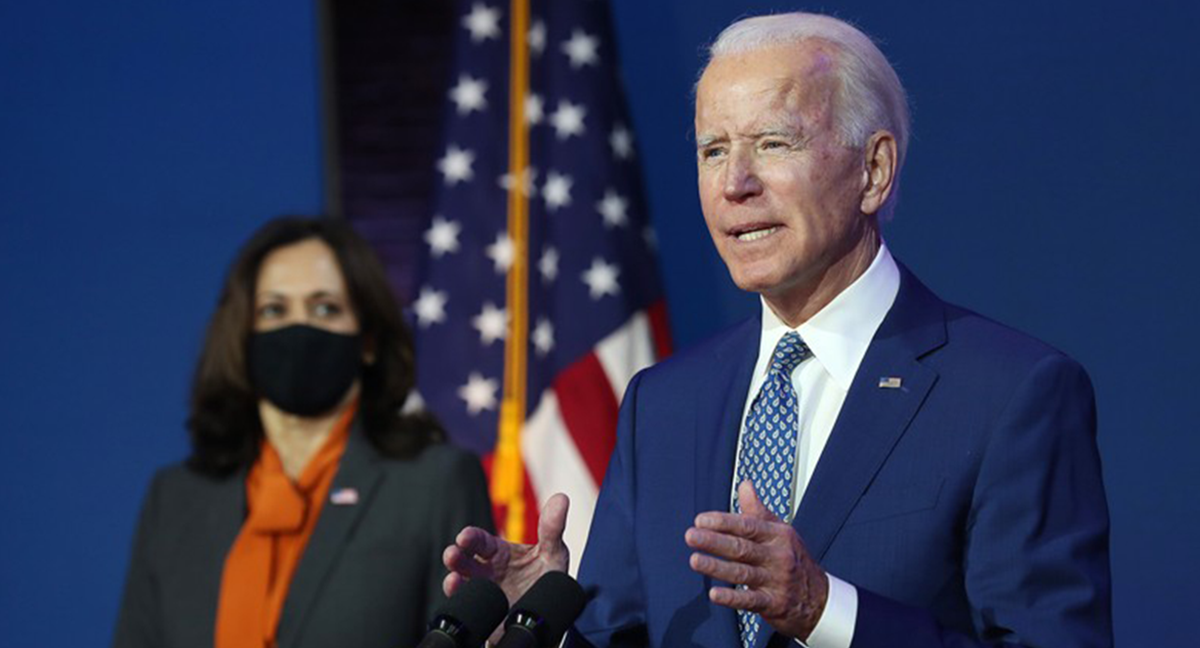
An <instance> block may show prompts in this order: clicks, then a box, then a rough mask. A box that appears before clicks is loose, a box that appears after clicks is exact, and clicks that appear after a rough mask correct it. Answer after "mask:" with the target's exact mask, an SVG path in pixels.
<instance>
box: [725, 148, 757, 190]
mask: <svg viewBox="0 0 1200 648" xmlns="http://www.w3.org/2000/svg"><path fill="white" fill-rule="evenodd" d="M724 192H725V200H728V201H730V202H741V201H743V200H746V199H747V198H751V197H753V196H757V195H759V194H760V193H762V182H760V181H759V179H758V174H757V172H756V169H755V164H754V159H753V157H752V156H751V154H750V153H749V152H747V151H745V150H737V149H736V148H735V149H734V150H732V151H730V152H729V159H728V160H727V161H726V163H725V187H724Z"/></svg>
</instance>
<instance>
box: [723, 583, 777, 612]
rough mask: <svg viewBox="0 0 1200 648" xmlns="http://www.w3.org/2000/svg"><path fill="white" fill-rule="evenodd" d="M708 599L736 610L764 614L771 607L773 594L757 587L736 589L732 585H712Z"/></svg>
mask: <svg viewBox="0 0 1200 648" xmlns="http://www.w3.org/2000/svg"><path fill="white" fill-rule="evenodd" d="M708 600H710V601H712V602H713V603H716V604H717V605H723V606H725V607H727V608H733V609H735V610H749V611H750V612H757V613H758V614H763V612H764V611H766V610H768V609H769V606H770V604H771V595H770V594H767V593H766V592H764V591H762V590H756V589H735V588H732V587H711V588H709V590H708Z"/></svg>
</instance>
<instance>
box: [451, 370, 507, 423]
mask: <svg viewBox="0 0 1200 648" xmlns="http://www.w3.org/2000/svg"><path fill="white" fill-rule="evenodd" d="M498 389H500V382H499V381H498V380H496V379H495V378H484V377H483V376H481V375H479V372H477V371H472V372H471V375H470V376H468V377H467V384H465V385H463V386H462V387H459V388H458V397H459V398H461V399H463V400H464V401H466V402H467V411H468V412H470V414H471V415H472V416H474V415H476V414H478V413H480V412H482V411H483V410H494V409H496V390H498Z"/></svg>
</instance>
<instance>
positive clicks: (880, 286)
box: [758, 241, 900, 391]
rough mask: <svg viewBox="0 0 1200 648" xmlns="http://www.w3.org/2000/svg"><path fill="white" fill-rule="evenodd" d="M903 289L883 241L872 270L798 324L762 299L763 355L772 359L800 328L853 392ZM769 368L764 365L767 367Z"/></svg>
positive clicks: (817, 354)
mask: <svg viewBox="0 0 1200 648" xmlns="http://www.w3.org/2000/svg"><path fill="white" fill-rule="evenodd" d="M899 291H900V269H899V268H898V267H897V266H896V260H895V259H893V258H892V255H891V253H890V252H888V249H887V246H886V245H884V244H883V242H882V241H880V245H879V251H878V252H877V253H876V254H875V259H874V260H873V261H871V265H870V266H869V267H868V268H867V270H866V272H864V273H862V275H861V276H859V278H858V279H855V280H854V283H852V284H850V285H849V286H848V287H846V289H845V290H843V291H842V292H841V293H839V294H838V295H837V296H836V297H834V298H833V301H831V302H829V303H828V304H826V305H825V308H822V309H821V310H820V311H818V312H817V313H816V314H815V315H813V316H812V317H810V318H809V319H808V321H806V322H804V323H803V324H801V325H800V326H799V327H798V328H791V327H789V326H788V325H787V324H785V323H784V322H783V320H781V319H779V316H778V315H776V314H775V311H772V310H771V307H770V306H768V305H767V302H766V300H765V299H762V298H761V297H760V301H761V303H762V335H761V337H760V338H759V339H760V340H761V345H760V347H759V355H758V357H759V358H760V359H761V358H763V357H769V356H770V354H771V352H772V351H773V350H774V349H775V345H777V344H778V343H779V340H780V339H781V338H782V337H783V336H784V334H785V333H787V332H788V331H796V332H797V333H799V334H800V338H801V339H803V340H804V343H805V344H807V345H808V348H809V349H810V350H811V351H812V354H813V357H814V358H816V360H817V362H819V363H820V364H821V366H823V367H824V368H825V370H826V371H827V372H829V375H830V376H831V377H832V378H833V380H834V382H836V383H837V385H838V386H839V387H841V388H842V390H843V391H849V390H850V383H852V382H853V381H854V374H855V373H857V372H858V365H859V364H861V363H862V359H863V356H864V355H866V353H867V347H869V346H870V345H871V339H872V338H874V337H875V331H876V330H878V329H879V325H880V324H882V323H883V318H884V317H885V316H886V315H887V312H888V311H889V310H891V308H892V303H893V302H895V301H896V294H897V293H898V292H899ZM769 366H770V365H769V363H768V364H765V365H764V364H763V363H762V362H760V363H759V369H760V370H762V371H765V370H766V368H769Z"/></svg>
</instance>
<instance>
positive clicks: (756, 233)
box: [730, 225, 779, 243]
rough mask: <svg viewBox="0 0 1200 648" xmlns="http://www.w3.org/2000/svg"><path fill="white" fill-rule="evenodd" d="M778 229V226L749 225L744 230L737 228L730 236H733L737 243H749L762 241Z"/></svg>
mask: <svg viewBox="0 0 1200 648" xmlns="http://www.w3.org/2000/svg"><path fill="white" fill-rule="evenodd" d="M778 229H779V226H778V225H751V226H748V227H744V228H738V229H736V230H734V231H732V232H730V234H733V236H734V238H736V239H737V240H739V241H742V242H744V243H749V242H751V241H757V240H759V239H764V238H766V237H768V236H770V235H772V234H774V233H775V231H776V230H778Z"/></svg>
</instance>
